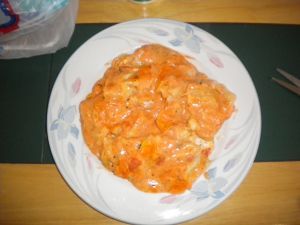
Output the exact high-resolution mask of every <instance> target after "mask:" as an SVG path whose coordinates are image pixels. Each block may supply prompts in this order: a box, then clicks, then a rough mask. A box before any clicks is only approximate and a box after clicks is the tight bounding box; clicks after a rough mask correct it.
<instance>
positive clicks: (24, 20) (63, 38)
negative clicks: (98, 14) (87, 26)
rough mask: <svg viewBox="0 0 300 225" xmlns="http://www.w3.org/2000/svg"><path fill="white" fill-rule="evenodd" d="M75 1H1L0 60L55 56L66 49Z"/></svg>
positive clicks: (72, 21)
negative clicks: (44, 55)
mask: <svg viewBox="0 0 300 225" xmlns="http://www.w3.org/2000/svg"><path fill="white" fill-rule="evenodd" d="M77 10H78V0H0V59H11V58H22V57H30V56H35V55H41V54H47V53H54V52H56V51H57V50H58V49H60V48H63V47H66V46H67V45H68V43H69V41H70V38H71V36H72V34H73V31H74V27H75V20H76V16H77Z"/></svg>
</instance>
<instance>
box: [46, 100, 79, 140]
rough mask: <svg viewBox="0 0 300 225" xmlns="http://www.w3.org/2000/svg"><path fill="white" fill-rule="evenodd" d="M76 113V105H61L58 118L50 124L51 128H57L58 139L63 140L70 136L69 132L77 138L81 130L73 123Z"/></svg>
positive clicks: (52, 129)
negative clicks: (65, 106) (64, 106)
mask: <svg viewBox="0 0 300 225" xmlns="http://www.w3.org/2000/svg"><path fill="white" fill-rule="evenodd" d="M75 115H76V107H75V106H74V105H72V106H69V107H67V108H66V109H64V108H63V107H61V108H60V109H59V111H58V118H57V119H56V120H54V121H53V122H52V124H51V126H50V130H51V131H54V130H57V136H58V139H60V140H62V139H64V138H66V137H67V136H68V134H69V133H71V135H73V136H74V137H75V138H78V134H79V130H78V128H77V127H76V126H75V125H74V124H73V121H74V119H75Z"/></svg>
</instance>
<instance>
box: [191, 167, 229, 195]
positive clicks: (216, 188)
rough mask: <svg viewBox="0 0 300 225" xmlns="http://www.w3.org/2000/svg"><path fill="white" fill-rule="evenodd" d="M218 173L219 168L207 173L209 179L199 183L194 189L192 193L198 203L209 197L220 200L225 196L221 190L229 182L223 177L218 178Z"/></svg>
mask: <svg viewBox="0 0 300 225" xmlns="http://www.w3.org/2000/svg"><path fill="white" fill-rule="evenodd" d="M216 172H217V168H212V169H210V170H209V171H207V176H208V179H207V180H202V181H199V182H198V183H196V184H195V185H194V186H193V187H192V189H191V193H192V194H193V195H195V196H196V199H197V200H198V201H199V200H202V199H205V198H208V197H212V198H215V199H219V198H222V197H223V196H224V195H225V194H224V192H222V191H221V189H222V188H223V187H224V186H225V185H226V184H227V180H226V179H225V178H223V177H216Z"/></svg>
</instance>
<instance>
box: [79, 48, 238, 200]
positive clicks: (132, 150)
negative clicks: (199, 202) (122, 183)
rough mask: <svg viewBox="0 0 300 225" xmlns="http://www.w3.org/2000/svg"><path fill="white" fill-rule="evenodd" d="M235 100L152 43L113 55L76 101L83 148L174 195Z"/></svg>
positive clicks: (145, 186)
mask: <svg viewBox="0 0 300 225" xmlns="http://www.w3.org/2000/svg"><path fill="white" fill-rule="evenodd" d="M234 101H235V95H234V94H233V93H231V92H230V91H229V90H228V89H227V88H226V87H225V86H224V85H222V84H220V83H218V82H217V81H214V80H212V79H209V78H208V77H207V75H205V74H203V73H201V72H199V71H197V69H196V67H195V66H194V65H192V64H191V63H190V62H189V61H188V59H187V58H186V57H185V56H184V55H182V54H180V53H178V52H176V51H174V50H171V49H169V48H167V47H164V46H162V45H158V44H149V45H144V46H142V47H140V48H139V49H137V50H136V51H134V52H133V53H132V54H124V55H120V56H118V57H117V58H115V59H114V60H113V61H112V63H111V66H110V67H109V68H108V69H107V71H106V72H105V74H104V76H103V78H102V79H100V80H99V81H97V82H96V84H95V85H94V87H93V90H92V92H91V93H90V94H89V95H88V96H87V97H86V99H85V100H84V101H82V102H81V104H80V115H81V124H82V132H83V136H84V139H85V142H86V144H87V146H88V147H89V149H90V150H91V151H92V152H93V153H94V154H95V155H96V156H97V157H98V158H99V159H100V160H101V162H102V164H103V165H104V166H105V167H106V168H107V169H108V170H110V171H112V172H113V173H114V174H115V175H117V176H119V177H122V178H125V179H127V180H128V181H130V182H131V183H132V184H133V185H134V186H135V187H137V188H138V189H139V190H142V191H144V192H152V193H156V192H169V193H173V194H178V193H182V192H184V191H185V190H187V189H189V188H191V186H192V184H193V182H194V181H195V180H196V179H197V178H198V177H199V176H200V175H201V174H202V173H203V172H204V171H205V168H206V167H207V166H208V164H209V155H210V154H211V152H212V151H213V148H214V137H215V135H216V133H217V132H218V131H219V129H220V128H221V126H222V124H223V123H224V122H225V121H226V120H227V119H229V118H230V117H231V115H232V114H233V112H234V110H235V107H234Z"/></svg>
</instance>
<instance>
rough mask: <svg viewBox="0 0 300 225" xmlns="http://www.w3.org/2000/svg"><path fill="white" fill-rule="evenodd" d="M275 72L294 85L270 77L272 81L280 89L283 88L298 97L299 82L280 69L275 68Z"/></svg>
mask: <svg viewBox="0 0 300 225" xmlns="http://www.w3.org/2000/svg"><path fill="white" fill-rule="evenodd" d="M276 70H277V72H278V73H280V74H281V75H282V76H284V77H285V78H286V79H288V80H289V81H291V82H292V83H293V84H295V85H293V84H290V83H288V82H285V81H282V80H279V79H277V78H275V77H272V80H273V81H275V82H276V83H278V84H279V85H281V86H282V87H285V88H286V89H288V90H290V91H291V92H293V93H295V94H297V95H299V96H300V80H299V79H297V78H296V77H295V76H293V75H291V74H289V73H288V72H286V71H284V70H282V69H279V68H277V69H276Z"/></svg>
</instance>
